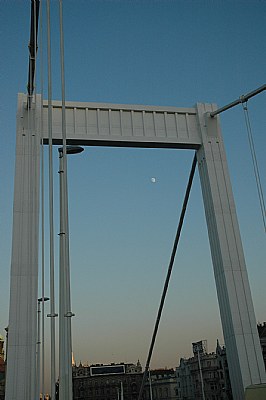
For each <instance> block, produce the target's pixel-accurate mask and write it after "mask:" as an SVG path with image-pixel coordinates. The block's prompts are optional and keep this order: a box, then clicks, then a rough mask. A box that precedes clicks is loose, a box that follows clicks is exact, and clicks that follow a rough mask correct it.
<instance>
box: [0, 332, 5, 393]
mask: <svg viewBox="0 0 266 400" xmlns="http://www.w3.org/2000/svg"><path fill="white" fill-rule="evenodd" d="M5 370H6V365H5V353H4V339H3V337H2V336H0V400H4V398H5Z"/></svg>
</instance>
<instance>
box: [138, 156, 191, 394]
mask: <svg viewBox="0 0 266 400" xmlns="http://www.w3.org/2000/svg"><path fill="white" fill-rule="evenodd" d="M196 164H197V156H196V154H195V155H194V158H193V162H192V166H191V171H190V175H189V179H188V184H187V188H186V192H185V196H184V201H183V206H182V210H181V214H180V217H179V223H178V227H177V231H176V236H175V240H174V244H173V249H172V253H171V258H170V262H169V266H168V271H167V275H166V279H165V283H164V288H163V292H162V296H161V301H160V306H159V309H158V313H157V318H156V322H155V326H154V330H153V335H152V339H151V343H150V348H149V353H148V357H147V361H146V366H145V370H144V373H143V378H142V382H141V387H140V391H139V396H138V400H141V397H142V393H143V389H144V385H145V382H146V379H147V374H148V370H149V367H150V361H151V357H152V353H153V348H154V344H155V340H156V336H157V332H158V328H159V323H160V320H161V315H162V311H163V307H164V302H165V298H166V294H167V289H168V286H169V281H170V277H171V273H172V270H173V265H174V261H175V255H176V251H177V247H178V243H179V239H180V235H181V230H182V226H183V222H184V218H185V213H186V209H187V204H188V199H189V195H190V191H191V187H192V182H193V177H194V174H195V169H196Z"/></svg>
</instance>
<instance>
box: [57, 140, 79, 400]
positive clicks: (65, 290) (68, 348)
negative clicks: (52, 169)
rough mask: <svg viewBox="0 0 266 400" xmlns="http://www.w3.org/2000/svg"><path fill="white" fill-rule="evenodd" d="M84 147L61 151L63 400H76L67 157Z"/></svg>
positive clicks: (61, 370)
mask: <svg viewBox="0 0 266 400" xmlns="http://www.w3.org/2000/svg"><path fill="white" fill-rule="evenodd" d="M83 150H84V149H83V148H82V147H80V146H63V147H60V148H59V149H58V152H59V181H60V233H59V236H60V255H59V399H60V400H71V399H72V364H71V361H72V339H71V317H73V316H74V314H73V313H72V311H71V297H70V265H69V264H70V263H69V232H68V190H67V174H66V171H67V162H66V155H67V154H77V153H81V152H82V151H83Z"/></svg>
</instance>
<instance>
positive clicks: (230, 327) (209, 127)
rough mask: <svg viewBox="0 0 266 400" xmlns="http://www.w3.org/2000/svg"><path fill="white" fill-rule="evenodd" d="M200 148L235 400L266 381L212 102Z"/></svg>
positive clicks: (202, 117) (201, 107) (202, 108)
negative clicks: (212, 115) (247, 389)
mask: <svg viewBox="0 0 266 400" xmlns="http://www.w3.org/2000/svg"><path fill="white" fill-rule="evenodd" d="M197 110H198V118H199V126H200V131H201V135H202V146H201V147H200V149H199V150H198V152H197V159H198V165H199V174H200V180H201V187H202V194H203V200H204V207H205V215H206V220H207V227H208V234H209V240H210V247H211V254H212V261H213V268H214V276H215V281H216V288H217V295H218V301H219V307H220V314H221V321H222V327H223V334H224V340H225V345H226V353H227V359H228V366H229V372H230V378H231V384H232V390H233V398H234V400H243V399H244V390H245V388H246V387H247V386H249V385H251V384H261V383H265V382H266V375H265V368H264V363H263V359H262V352H261V347H260V342H259V337H258V331H257V325H256V318H255V313H254V309H253V303H252V298H251V292H250V287H249V282H248V276H247V269H246V265H245V259H244V253H243V248H242V244H241V238H240V231H239V226H238V221H237V215H236V209H235V204H234V199H233V193H232V188H231V183H230V178H229V172H228V167H227V161H226V156H225V150H224V145H223V140H222V137H221V133H220V129H219V125H218V120H217V118H211V117H210V116H209V115H208V113H209V112H211V111H214V110H213V109H212V106H211V105H206V104H198V105H197Z"/></svg>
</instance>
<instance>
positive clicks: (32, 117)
mask: <svg viewBox="0 0 266 400" xmlns="http://www.w3.org/2000/svg"><path fill="white" fill-rule="evenodd" d="M37 99H38V102H37V104H35V103H34V102H33V103H32V108H31V109H30V110H27V96H25V95H21V94H20V95H19V97H18V111H17V144H16V170H15V189H14V206H13V238H12V259H11V278H10V307H9V325H8V359H7V376H6V395H5V399H6V400H33V399H35V382H36V340H37V332H36V330H37V297H38V294H37V289H38V246H39V244H38V233H39V165H40V161H39V152H40V132H39V128H38V125H39V120H37V116H40V98H39V96H38V97H37Z"/></svg>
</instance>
